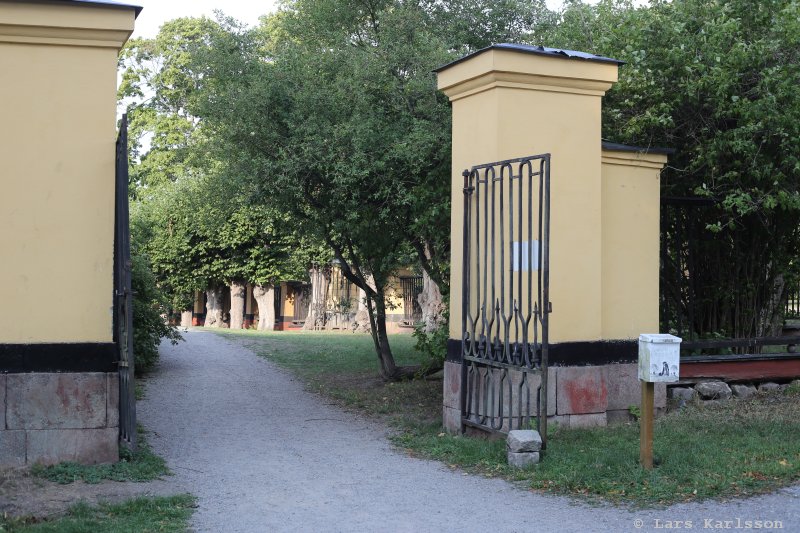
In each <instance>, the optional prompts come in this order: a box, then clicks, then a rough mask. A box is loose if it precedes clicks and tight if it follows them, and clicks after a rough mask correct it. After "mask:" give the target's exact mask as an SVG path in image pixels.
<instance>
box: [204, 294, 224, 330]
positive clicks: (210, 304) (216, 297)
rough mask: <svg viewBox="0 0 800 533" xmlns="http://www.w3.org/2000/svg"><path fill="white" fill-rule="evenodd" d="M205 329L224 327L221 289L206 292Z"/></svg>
mask: <svg viewBox="0 0 800 533" xmlns="http://www.w3.org/2000/svg"><path fill="white" fill-rule="evenodd" d="M205 327H207V328H222V327H225V326H224V323H223V322H222V287H212V288H210V289H208V290H206V323H205Z"/></svg>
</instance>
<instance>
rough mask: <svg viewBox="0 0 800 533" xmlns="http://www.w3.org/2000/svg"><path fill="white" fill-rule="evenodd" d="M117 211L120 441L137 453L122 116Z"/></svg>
mask: <svg viewBox="0 0 800 533" xmlns="http://www.w3.org/2000/svg"><path fill="white" fill-rule="evenodd" d="M115 174H116V209H115V211H114V342H115V343H116V346H117V349H118V355H119V361H118V365H119V440H120V444H122V445H123V446H127V447H128V448H130V449H131V450H135V449H136V397H135V391H134V389H135V384H134V375H133V373H134V365H133V292H132V291H131V248H130V225H129V218H128V117H127V115H122V121H121V122H120V126H119V136H118V137H117V164H116V172H115Z"/></svg>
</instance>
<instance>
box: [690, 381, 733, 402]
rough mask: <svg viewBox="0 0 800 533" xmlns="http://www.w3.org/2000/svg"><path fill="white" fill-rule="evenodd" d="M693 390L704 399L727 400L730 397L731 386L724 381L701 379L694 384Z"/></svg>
mask: <svg viewBox="0 0 800 533" xmlns="http://www.w3.org/2000/svg"><path fill="white" fill-rule="evenodd" d="M694 390H696V391H697V393H698V394H699V395H700V397H701V398H702V399H704V400H727V399H729V398H730V397H731V388H730V387H728V384H727V383H725V382H724V381H703V382H702V383H698V384H697V385H695V386H694Z"/></svg>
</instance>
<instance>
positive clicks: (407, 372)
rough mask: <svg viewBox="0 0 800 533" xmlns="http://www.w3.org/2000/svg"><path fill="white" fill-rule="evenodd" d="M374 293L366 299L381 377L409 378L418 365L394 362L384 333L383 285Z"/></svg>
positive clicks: (412, 375)
mask: <svg viewBox="0 0 800 533" xmlns="http://www.w3.org/2000/svg"><path fill="white" fill-rule="evenodd" d="M375 293H376V294H375V297H374V299H373V298H368V299H367V310H368V311H369V315H370V324H371V327H372V340H373V342H374V343H375V351H376V352H377V353H378V362H379V363H380V374H381V377H382V378H383V379H384V380H385V381H401V380H404V379H411V378H413V377H414V375H415V374H416V371H417V370H418V367H399V366H397V364H396V363H395V362H394V354H393V353H392V348H391V346H389V337H388V335H387V333H386V299H385V297H386V295H385V294H384V291H383V287H380V288H378V289H377V290H376V291H375Z"/></svg>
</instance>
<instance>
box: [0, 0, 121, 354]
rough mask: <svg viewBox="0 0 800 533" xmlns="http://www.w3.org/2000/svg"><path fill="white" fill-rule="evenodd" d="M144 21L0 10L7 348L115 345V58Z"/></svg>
mask: <svg viewBox="0 0 800 533" xmlns="http://www.w3.org/2000/svg"><path fill="white" fill-rule="evenodd" d="M133 24H134V11H133V9H121V8H106V7H101V6H91V7H89V6H74V5H70V6H66V5H54V4H46V3H42V4H38V3H33V4H31V3H26V2H3V3H0V77H1V78H2V82H1V83H0V162H2V163H1V164H0V183H2V194H0V250H2V251H1V252H0V253H1V254H2V261H0V301H1V302H3V305H1V306H0V323H2V324H3V328H1V329H0V343H43V342H110V341H111V340H112V303H113V302H112V298H113V287H112V283H113V249H114V162H115V151H114V143H115V138H116V61H117V53H118V49H119V48H120V47H121V46H122V44H123V42H124V41H125V39H127V37H128V36H129V35H130V33H131V32H132V30H133ZM40 302H46V304H47V308H48V310H49V312H50V313H52V316H53V317H54V320H50V321H48V322H47V326H46V327H43V326H42V325H41V321H36V320H34V319H33V318H34V317H35V316H37V314H38V311H39V310H38V309H37V306H38V305H39V303H40Z"/></svg>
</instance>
